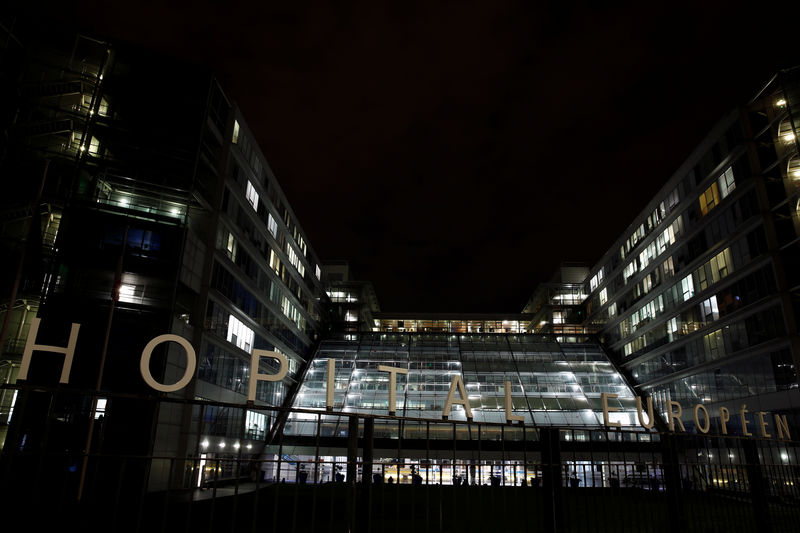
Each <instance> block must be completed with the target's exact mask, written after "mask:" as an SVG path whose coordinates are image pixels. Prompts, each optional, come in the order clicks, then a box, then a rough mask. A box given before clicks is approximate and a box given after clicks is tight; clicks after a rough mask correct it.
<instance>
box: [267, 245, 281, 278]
mask: <svg viewBox="0 0 800 533" xmlns="http://www.w3.org/2000/svg"><path fill="white" fill-rule="evenodd" d="M269 266H270V268H272V270H274V271H275V273H276V274H280V273H281V260H280V259H278V256H277V254H276V253H275V250H270V251H269Z"/></svg>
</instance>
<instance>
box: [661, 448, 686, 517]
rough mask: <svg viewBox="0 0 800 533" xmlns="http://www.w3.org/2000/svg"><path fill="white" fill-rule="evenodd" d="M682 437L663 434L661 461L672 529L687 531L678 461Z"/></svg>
mask: <svg viewBox="0 0 800 533" xmlns="http://www.w3.org/2000/svg"><path fill="white" fill-rule="evenodd" d="M679 438H680V437H678V436H676V435H673V434H662V435H661V461H662V465H661V466H662V467H663V469H664V488H665V490H666V492H667V512H668V514H669V522H670V529H671V530H672V531H686V530H687V529H688V528H689V524H688V523H687V520H686V513H684V509H683V500H682V499H681V490H682V487H681V485H682V483H681V467H680V464H679V462H678V458H679V454H678V446H679V442H680V441H679V440H678V439H679Z"/></svg>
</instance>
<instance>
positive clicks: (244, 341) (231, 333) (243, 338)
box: [227, 315, 255, 353]
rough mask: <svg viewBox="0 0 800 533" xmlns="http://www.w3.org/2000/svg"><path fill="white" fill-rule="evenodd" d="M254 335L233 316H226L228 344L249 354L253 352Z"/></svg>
mask: <svg viewBox="0 0 800 533" xmlns="http://www.w3.org/2000/svg"><path fill="white" fill-rule="evenodd" d="M254 335H255V334H254V333H253V330H252V329H250V328H248V327H247V326H245V325H244V323H242V322H241V321H240V320H239V319H237V318H236V317H235V316H233V315H229V316H228V335H227V341H228V342H230V343H231V344H233V345H235V346H236V347H237V348H241V349H242V350H244V351H245V352H247V353H251V352H252V351H253V338H254Z"/></svg>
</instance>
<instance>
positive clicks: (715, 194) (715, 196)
mask: <svg viewBox="0 0 800 533" xmlns="http://www.w3.org/2000/svg"><path fill="white" fill-rule="evenodd" d="M719 202H720V197H719V188H718V187H717V183H716V182H714V183H712V184H711V187H709V188H708V189H706V190H705V191H704V192H703V194H701V195H700V211H701V212H702V213H703V214H704V215H705V214H706V213H708V212H709V211H711V210H712V209H714V207H715V206H716V205H717V204H718V203H719Z"/></svg>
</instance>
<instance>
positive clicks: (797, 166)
mask: <svg viewBox="0 0 800 533" xmlns="http://www.w3.org/2000/svg"><path fill="white" fill-rule="evenodd" d="M786 174H787V175H788V176H789V177H790V178H792V179H793V180H800V157H797V156H794V157H792V158H791V159H789V164H788V165H787V167H786Z"/></svg>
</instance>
